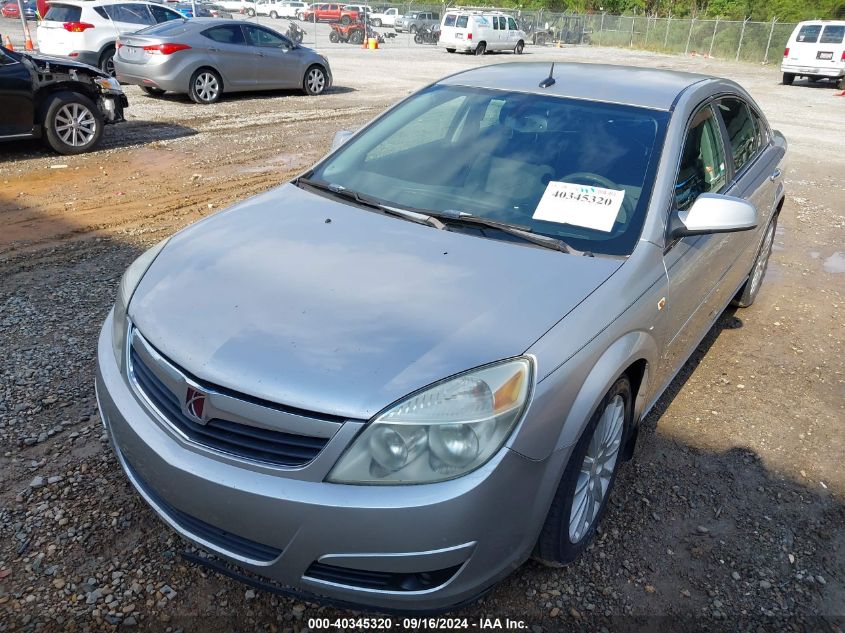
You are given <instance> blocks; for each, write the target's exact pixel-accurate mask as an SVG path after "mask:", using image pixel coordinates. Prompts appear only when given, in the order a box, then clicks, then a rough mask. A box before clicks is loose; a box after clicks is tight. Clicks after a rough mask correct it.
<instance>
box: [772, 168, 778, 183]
mask: <svg viewBox="0 0 845 633" xmlns="http://www.w3.org/2000/svg"><path fill="white" fill-rule="evenodd" d="M778 178H780V169H775V170H774V171H773V172H772V175H771V176H769V180H771V181H772V182H774V181H775V180H777V179H778Z"/></svg>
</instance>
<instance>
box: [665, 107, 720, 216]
mask: <svg viewBox="0 0 845 633" xmlns="http://www.w3.org/2000/svg"><path fill="white" fill-rule="evenodd" d="M726 183H727V170H726V168H725V152H724V149H723V147H722V139H721V132H720V130H719V125H718V122H717V120H716V117H715V116H714V115H713V110H712V109H711V108H710V106H707V107H705V108H703V109H702V110H700V111H699V112H698V114H696V115H695V117H693V120H692V123H690V127H689V130H688V131H687V137H686V140H685V141H684V149H683V151H682V152H681V165H680V167H679V169H678V177H677V179H676V180H675V207H676V208H677V209H678V210H679V211H685V210H686V209H689V208H690V207H691V206H692V203H693V202H695V199H696V198H698V196H699V195H701V194H702V193H717V192H719V191H721V190H722V189H723V188H724V186H725V184H726Z"/></svg>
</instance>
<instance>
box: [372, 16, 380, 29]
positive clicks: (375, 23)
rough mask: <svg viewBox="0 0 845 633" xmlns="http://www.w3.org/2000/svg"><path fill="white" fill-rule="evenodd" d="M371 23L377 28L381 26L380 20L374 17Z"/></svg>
mask: <svg viewBox="0 0 845 633" xmlns="http://www.w3.org/2000/svg"><path fill="white" fill-rule="evenodd" d="M372 24H373V26H375V27H377V28H378V27H379V26H381V20H379V19H378V18H376V19H375V20H373V22H372Z"/></svg>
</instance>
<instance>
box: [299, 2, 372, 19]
mask: <svg viewBox="0 0 845 633" xmlns="http://www.w3.org/2000/svg"><path fill="white" fill-rule="evenodd" d="M302 20H303V21H305V22H314V21H317V22H340V23H341V24H350V23H351V22H357V21H358V12H357V11H352V10H348V9H347V8H346V6H345V5H342V4H313V5H311V8H310V9H307V10H305V11H303V12H302Z"/></svg>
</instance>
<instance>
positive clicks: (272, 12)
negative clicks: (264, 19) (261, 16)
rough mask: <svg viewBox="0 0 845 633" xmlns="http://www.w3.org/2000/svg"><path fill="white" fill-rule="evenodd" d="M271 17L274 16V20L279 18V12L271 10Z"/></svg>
mask: <svg viewBox="0 0 845 633" xmlns="http://www.w3.org/2000/svg"><path fill="white" fill-rule="evenodd" d="M270 17H271V18H273V19H274V20H278V19H279V14H278V13H276V12H275V11H270Z"/></svg>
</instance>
